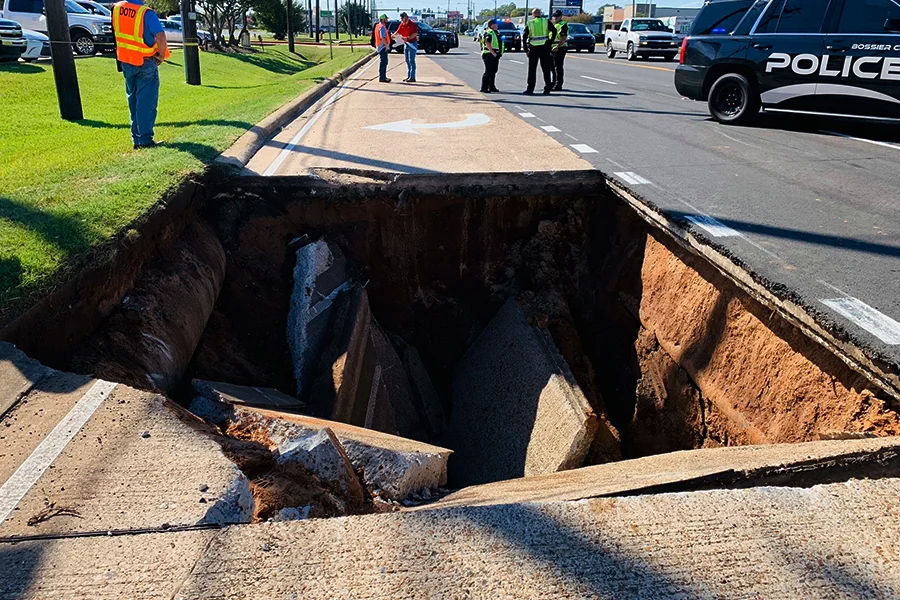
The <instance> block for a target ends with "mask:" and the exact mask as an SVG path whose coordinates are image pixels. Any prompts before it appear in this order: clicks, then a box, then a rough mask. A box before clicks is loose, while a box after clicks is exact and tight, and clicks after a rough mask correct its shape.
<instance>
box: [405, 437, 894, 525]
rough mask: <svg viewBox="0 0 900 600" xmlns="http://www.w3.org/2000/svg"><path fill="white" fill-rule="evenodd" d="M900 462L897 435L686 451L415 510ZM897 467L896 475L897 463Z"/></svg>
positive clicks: (456, 496) (505, 485)
mask: <svg viewBox="0 0 900 600" xmlns="http://www.w3.org/2000/svg"><path fill="white" fill-rule="evenodd" d="M898 456H900V437H888V438H871V439H859V440H834V441H819V442H806V443H802V444H772V445H762V446H731V447H727V448H707V449H702V450H685V451H681V452H672V453H669V454H656V455H653V456H647V457H644V458H637V459H633V460H623V461H620V462H615V463H607V464H603V465H595V466H592V467H584V468H581V469H573V470H571V471H565V472H562V473H553V474H549V475H540V476H537V477H527V478H524V479H514V480H509V481H498V482H495V483H489V484H486V485H480V486H473V487H470V488H466V489H463V490H460V491H458V492H455V493H453V494H450V495H449V496H446V497H445V498H442V499H441V500H439V501H438V502H436V503H434V504H430V505H426V506H423V507H420V508H418V509H417V510H433V509H439V508H445V507H454V506H486V505H492V504H508V503H513V502H562V501H572V500H582V499H585V498H594V497H600V496H614V495H625V494H627V495H638V494H641V493H651V492H653V491H676V492H677V491H685V490H693V489H705V488H715V487H732V486H734V487H745V486H750V485H794V486H799V485H809V484H810V482H813V483H815V482H816V481H828V480H829V479H835V478H836V479H838V480H841V479H847V478H849V477H867V476H873V477H874V476H883V475H884V474H885V472H884V470H885V469H887V470H888V471H889V469H890V468H892V467H891V466H890V465H891V464H895V463H897V457H898ZM893 468H894V469H895V471H894V473H895V474H896V473H897V471H896V468H897V467H896V465H895V466H894V467H893ZM887 474H888V475H890V473H889V472H888V473H887ZM779 477H780V478H781V479H779ZM785 481H788V483H785Z"/></svg>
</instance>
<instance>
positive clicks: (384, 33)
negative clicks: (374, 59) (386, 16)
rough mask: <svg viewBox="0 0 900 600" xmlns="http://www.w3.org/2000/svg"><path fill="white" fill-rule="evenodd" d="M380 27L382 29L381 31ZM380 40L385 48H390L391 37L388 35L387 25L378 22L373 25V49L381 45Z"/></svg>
mask: <svg viewBox="0 0 900 600" xmlns="http://www.w3.org/2000/svg"><path fill="white" fill-rule="evenodd" d="M382 27H383V28H384V29H382ZM382 40H384V45H385V47H386V48H390V47H391V35H390V34H389V33H388V28H387V25H385V24H384V23H382V22H381V21H379V22H378V23H376V24H375V48H378V47H379V46H380V45H381V42H382Z"/></svg>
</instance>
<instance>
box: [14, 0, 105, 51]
mask: <svg viewBox="0 0 900 600" xmlns="http://www.w3.org/2000/svg"><path fill="white" fill-rule="evenodd" d="M66 16H67V17H68V18H69V36H70V37H71V39H72V49H73V50H75V53H76V54H79V55H81V56H90V55H92V54H96V53H97V52H98V51H103V52H113V51H114V50H115V49H116V46H115V36H114V35H113V30H112V19H110V18H109V17H106V16H100V15H95V14H91V12H90V11H88V10H86V9H84V8H83V7H82V6H80V5H79V4H78V3H77V2H75V1H74V0H66ZM0 18H4V19H11V20H13V21H18V22H19V24H21V25H22V28H23V29H31V30H33V31H39V32H41V33H47V17H46V16H45V15H44V0H0Z"/></svg>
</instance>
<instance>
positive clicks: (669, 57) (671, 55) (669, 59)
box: [666, 54, 677, 62]
mask: <svg viewBox="0 0 900 600" xmlns="http://www.w3.org/2000/svg"><path fill="white" fill-rule="evenodd" d="M676 56H677V55H676V54H666V60H667V61H668V62H672V61H673V60H675V57H676Z"/></svg>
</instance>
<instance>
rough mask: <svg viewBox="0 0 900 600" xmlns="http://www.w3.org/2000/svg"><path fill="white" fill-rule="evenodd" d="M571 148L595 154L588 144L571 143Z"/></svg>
mask: <svg viewBox="0 0 900 600" xmlns="http://www.w3.org/2000/svg"><path fill="white" fill-rule="evenodd" d="M572 148H574V149H575V150H577V151H578V152H581V153H582V154H596V153H597V151H596V150H594V149H593V148H591V147H590V146H588V145H587V144H572Z"/></svg>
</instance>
